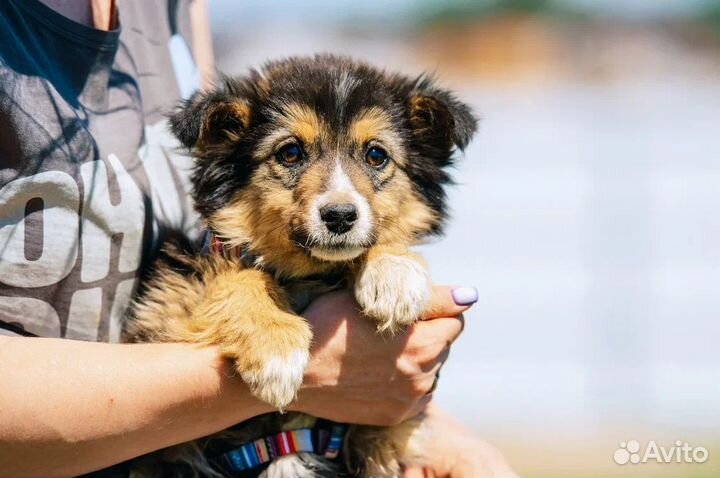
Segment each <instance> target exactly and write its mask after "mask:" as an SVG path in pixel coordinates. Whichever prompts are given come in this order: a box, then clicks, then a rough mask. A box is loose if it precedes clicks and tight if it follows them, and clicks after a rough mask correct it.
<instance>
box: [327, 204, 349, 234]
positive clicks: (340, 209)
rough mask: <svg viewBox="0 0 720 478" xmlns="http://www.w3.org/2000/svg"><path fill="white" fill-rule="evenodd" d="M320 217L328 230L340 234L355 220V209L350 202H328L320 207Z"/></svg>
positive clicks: (347, 229)
mask: <svg viewBox="0 0 720 478" xmlns="http://www.w3.org/2000/svg"><path fill="white" fill-rule="evenodd" d="M320 218H321V219H322V220H323V222H324V223H325V225H326V226H327V228H328V230H329V231H330V232H333V233H335V234H342V233H344V232H347V231H349V230H350V229H352V226H353V223H354V222H355V221H357V209H356V208H355V206H353V205H352V204H329V205H327V206H323V207H321V208H320Z"/></svg>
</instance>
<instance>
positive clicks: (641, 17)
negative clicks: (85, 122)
mask: <svg viewBox="0 0 720 478" xmlns="http://www.w3.org/2000/svg"><path fill="white" fill-rule="evenodd" d="M210 8H211V19H212V27H213V30H214V46H215V53H216V56H217V59H218V63H219V68H220V69H221V70H222V71H224V72H227V73H240V72H243V71H245V70H246V69H247V68H248V67H250V66H254V65H258V64H260V63H262V62H263V61H265V60H266V59H268V58H275V57H282V56H287V55H293V54H311V53H315V52H327V51H329V52H338V53H346V54H351V55H353V56H355V57H358V58H362V59H365V60H367V61H370V62H372V63H374V64H377V65H381V66H384V67H387V68H389V69H393V70H400V71H403V72H407V73H411V74H415V73H419V72H421V71H426V70H429V71H434V72H436V73H437V75H438V76H439V77H440V78H441V79H442V83H443V84H444V85H446V86H448V87H451V88H454V89H456V90H457V91H458V92H459V94H460V96H461V97H462V98H463V99H465V100H466V101H468V102H469V103H471V104H472V105H473V107H474V109H475V111H476V112H477V114H478V115H479V116H480V117H481V118H482V121H481V128H480V133H479V135H478V136H477V138H476V140H475V141H474V142H473V143H472V145H471V146H470V147H469V148H468V149H467V151H466V152H465V154H464V155H463V158H462V160H461V161H460V162H459V165H458V167H457V170H456V171H455V178H456V180H457V183H458V184H457V186H456V187H454V188H453V189H452V192H451V204H452V206H453V219H452V221H451V223H450V227H449V228H448V230H447V234H446V236H445V237H444V238H442V239H440V240H437V241H435V242H433V243H431V244H428V245H427V246H423V250H424V253H425V254H426V255H427V256H428V258H429V259H430V264H431V268H432V270H433V276H434V279H435V280H436V281H437V282H445V283H452V284H468V285H476V286H477V287H478V288H479V290H480V294H481V298H480V302H479V303H478V305H477V306H476V307H474V309H473V310H472V312H471V313H469V314H468V317H467V328H466V333H465V334H464V335H463V337H462V338H461V339H460V341H459V342H458V343H457V345H456V346H455V348H454V349H453V355H452V357H451V360H450V362H449V363H448V364H447V366H446V367H445V369H444V371H443V376H442V380H441V382H440V387H439V391H438V393H437V399H438V401H439V402H440V403H441V404H442V405H444V406H445V407H446V408H448V409H450V410H451V411H452V412H453V413H454V414H456V415H457V416H458V417H460V418H461V419H462V420H463V421H465V422H466V423H468V424H469V425H470V426H471V427H472V428H473V429H474V430H476V431H477V432H478V433H479V434H480V435H481V436H482V437H484V438H485V439H487V440H488V441H490V442H492V443H494V444H496V445H498V446H499V447H500V448H501V450H502V451H503V452H504V453H505V454H506V455H507V456H508V457H509V459H510V461H511V463H512V464H513V466H514V467H515V468H516V469H517V470H518V471H519V472H520V473H521V474H523V475H524V476H527V477H563V476H568V477H569V476H573V477H599V476H653V477H663V476H668V477H670V476H683V477H685V476H686V477H710V476H714V477H717V476H720V2H718V1H717V0H716V1H702V0H554V1H552V0H547V1H532V0H505V1H503V0H495V1H490V0H488V1H482V0H474V1H473V0H444V1H441V0H394V1H392V2H389V1H381V0H362V1H340V0H304V1H297V0H285V1H267V0H242V1H236V0H213V1H212V2H210ZM628 440H638V441H639V442H640V443H641V444H643V445H644V444H646V443H647V442H648V440H655V441H656V442H657V444H658V445H662V446H665V447H666V448H669V447H671V446H673V445H674V443H675V441H676V440H681V441H682V442H688V443H689V444H690V445H692V446H704V447H705V448H707V449H708V451H709V455H710V456H709V459H708V461H707V462H705V463H704V464H697V463H695V464H637V465H633V464H627V465H624V466H621V465H618V464H616V463H615V462H614V461H613V453H614V452H615V450H616V449H617V448H618V446H619V443H620V442H625V441H628Z"/></svg>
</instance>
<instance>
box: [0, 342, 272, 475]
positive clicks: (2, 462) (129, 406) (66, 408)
mask: <svg viewBox="0 0 720 478" xmlns="http://www.w3.org/2000/svg"><path fill="white" fill-rule="evenodd" d="M230 375H231V373H230V368H229V367H226V364H225V363H224V362H223V361H222V360H221V359H220V358H219V357H218V354H217V351H216V350H215V349H214V348H196V347H193V346H191V345H185V344H147V345H109V344H97V343H89V342H77V341H69V340H57V339H26V338H5V337H0V382H1V383H2V386H0V443H2V446H0V477H4V476H12V477H14V478H19V477H23V476H43V477H53V476H74V475H77V474H80V473H84V472H87V471H91V470H94V469H98V468H102V467H105V466H109V465H111V464H114V463H117V462H120V461H123V460H125V459H128V458H131V457H134V456H137V455H141V454H143V453H146V452H149V451H152V450H155V449H158V448H162V447H165V446H169V445H172V444H175V443H180V442H184V441H188V440H190V439H193V438H197V437H200V436H204V435H208V434H210V433H213V432H215V431H218V430H221V429H223V428H226V427H228V426H230V425H232V424H234V423H237V422H240V421H242V420H245V419H247V418H250V417H252V416H255V415H258V414H260V413H264V412H266V411H269V409H268V408H267V406H266V405H264V404H262V403H260V402H259V401H257V400H255V399H254V398H252V397H251V396H250V393H249V391H248V389H247V387H246V386H245V385H244V384H243V383H242V382H241V380H239V379H238V378H236V377H232V376H230ZM39 457H42V458H41V459H39Z"/></svg>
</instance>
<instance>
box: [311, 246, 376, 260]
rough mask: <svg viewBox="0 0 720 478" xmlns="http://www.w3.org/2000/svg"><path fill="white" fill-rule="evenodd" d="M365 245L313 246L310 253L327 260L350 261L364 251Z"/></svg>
mask: <svg viewBox="0 0 720 478" xmlns="http://www.w3.org/2000/svg"><path fill="white" fill-rule="evenodd" d="M366 249H367V247H365V246H357V245H338V246H320V245H317V246H314V247H311V248H310V255H311V256H313V257H315V258H317V259H320V260H323V261H328V262H339V261H350V260H353V259H355V258H356V257H358V256H360V255H361V254H362V253H364V252H365V250H366Z"/></svg>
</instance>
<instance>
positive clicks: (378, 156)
mask: <svg viewBox="0 0 720 478" xmlns="http://www.w3.org/2000/svg"><path fill="white" fill-rule="evenodd" d="M365 162H367V163H368V164H369V165H370V166H372V167H373V168H376V169H381V168H384V167H385V165H386V164H387V162H388V154H387V151H385V150H384V149H382V148H378V147H377V146H373V147H372V148H370V149H368V150H367V153H365Z"/></svg>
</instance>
